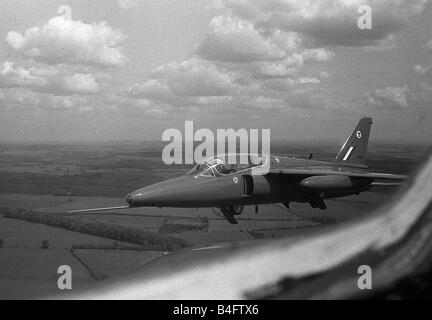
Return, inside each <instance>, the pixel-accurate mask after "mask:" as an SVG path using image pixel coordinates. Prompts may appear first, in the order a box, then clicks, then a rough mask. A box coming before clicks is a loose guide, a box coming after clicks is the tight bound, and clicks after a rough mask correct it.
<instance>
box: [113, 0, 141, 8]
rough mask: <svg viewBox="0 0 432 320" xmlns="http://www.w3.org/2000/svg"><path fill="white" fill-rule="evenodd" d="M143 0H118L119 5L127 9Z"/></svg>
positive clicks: (134, 6) (136, 5)
mask: <svg viewBox="0 0 432 320" xmlns="http://www.w3.org/2000/svg"><path fill="white" fill-rule="evenodd" d="M140 3H141V0H118V4H119V7H120V8H122V9H125V10H128V9H133V8H136V7H138V5H139V4H140Z"/></svg>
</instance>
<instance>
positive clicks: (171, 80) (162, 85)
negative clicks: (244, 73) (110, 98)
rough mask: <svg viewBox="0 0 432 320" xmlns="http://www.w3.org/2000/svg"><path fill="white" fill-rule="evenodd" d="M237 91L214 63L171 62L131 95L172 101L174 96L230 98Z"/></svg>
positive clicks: (229, 79)
mask: <svg viewBox="0 0 432 320" xmlns="http://www.w3.org/2000/svg"><path fill="white" fill-rule="evenodd" d="M233 90H235V84H234V82H233V78H232V76H231V75H230V74H229V73H224V72H221V71H219V70H218V69H217V67H216V66H215V65H213V64H210V63H207V62H205V61H202V60H199V59H191V60H186V61H183V62H181V63H175V62H174V63H169V64H166V65H163V66H161V67H158V68H156V69H154V70H153V71H152V72H150V74H149V75H148V78H147V79H146V80H145V81H144V82H143V83H142V84H137V85H135V86H133V87H132V88H131V89H130V90H129V94H131V95H132V96H135V97H149V98H152V99H159V100H163V99H171V97H172V96H180V97H194V96H195V97H199V96H204V97H208V96H227V95H230V94H231V93H232V92H233Z"/></svg>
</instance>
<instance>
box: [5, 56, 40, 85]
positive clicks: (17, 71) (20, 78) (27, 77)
mask: <svg viewBox="0 0 432 320" xmlns="http://www.w3.org/2000/svg"><path fill="white" fill-rule="evenodd" d="M47 84H48V81H47V80H46V79H45V78H44V77H41V76H38V75H36V74H35V72H34V71H33V70H27V69H25V68H22V67H17V66H15V64H14V63H13V62H10V61H5V62H4V63H3V66H2V67H1V69H0V87H15V86H18V87H42V86H46V85H47Z"/></svg>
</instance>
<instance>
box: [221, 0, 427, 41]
mask: <svg viewBox="0 0 432 320" xmlns="http://www.w3.org/2000/svg"><path fill="white" fill-rule="evenodd" d="M220 3H221V6H222V7H223V8H225V9H227V10H229V11H230V12H231V13H232V14H235V15H238V16H239V17H241V18H243V19H248V20H249V21H253V23H254V25H255V26H256V28H258V29H260V30H264V31H269V30H275V29H280V30H284V31H290V32H297V33H299V34H301V35H302V37H304V38H305V39H306V40H308V41H309V42H310V43H311V44H313V45H315V46H346V47H369V46H380V45H382V43H383V42H385V41H386V40H387V39H388V38H389V37H390V36H391V35H392V34H393V33H395V32H397V31H398V30H399V29H400V28H402V27H403V26H405V25H406V24H407V21H408V20H409V19H411V18H413V17H418V16H419V15H420V14H421V13H422V12H423V10H424V7H425V4H426V3H427V0H413V1H405V0H352V1H346V0H333V1H328V0H316V1H297V0H285V1H280V0H265V1H263V0H222V1H221V2H220ZM360 5H368V6H369V7H370V8H371V10H372V29H371V30H361V29H359V28H358V27H357V19H358V17H359V15H358V13H357V10H358V7H359V6H360Z"/></svg>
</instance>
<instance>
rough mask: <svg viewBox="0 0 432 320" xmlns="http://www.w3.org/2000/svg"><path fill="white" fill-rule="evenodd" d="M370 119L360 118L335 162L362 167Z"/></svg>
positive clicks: (370, 123)
mask: <svg viewBox="0 0 432 320" xmlns="http://www.w3.org/2000/svg"><path fill="white" fill-rule="evenodd" d="M371 125H372V118H362V119H360V121H359V123H358V124H357V126H356V127H355V129H354V131H353V132H352V133H351V135H350V136H349V138H348V139H347V141H345V143H344V145H343V146H342V148H341V149H340V151H339V153H338V155H337V156H336V161H341V162H347V163H352V164H360V165H364V164H365V161H366V153H367V146H368V141H369V133H370V128H371Z"/></svg>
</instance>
